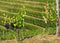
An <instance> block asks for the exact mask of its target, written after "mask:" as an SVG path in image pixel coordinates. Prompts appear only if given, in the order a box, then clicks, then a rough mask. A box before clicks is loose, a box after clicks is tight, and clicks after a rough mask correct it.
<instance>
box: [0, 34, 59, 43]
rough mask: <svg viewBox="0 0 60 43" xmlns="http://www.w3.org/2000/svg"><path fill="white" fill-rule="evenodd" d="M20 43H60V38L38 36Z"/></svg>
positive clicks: (1, 42)
mask: <svg viewBox="0 0 60 43" xmlns="http://www.w3.org/2000/svg"><path fill="white" fill-rule="evenodd" d="M0 43H17V40H16V39H15V40H8V41H7V40H6V41H0ZM20 43H60V37H56V36H55V35H43V36H41V35H38V36H34V37H32V38H29V39H25V40H23V41H22V42H20Z"/></svg>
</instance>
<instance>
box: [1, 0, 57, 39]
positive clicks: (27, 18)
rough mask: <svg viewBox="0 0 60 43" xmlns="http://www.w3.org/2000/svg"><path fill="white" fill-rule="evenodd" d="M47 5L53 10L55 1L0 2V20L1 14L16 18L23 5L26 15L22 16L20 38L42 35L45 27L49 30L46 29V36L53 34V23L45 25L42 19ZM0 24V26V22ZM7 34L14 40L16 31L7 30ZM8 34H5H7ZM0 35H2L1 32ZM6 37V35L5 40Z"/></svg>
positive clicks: (11, 0) (8, 0)
mask: <svg viewBox="0 0 60 43" xmlns="http://www.w3.org/2000/svg"><path fill="white" fill-rule="evenodd" d="M47 2H48V3H47ZM47 4H49V5H50V7H53V8H55V0H0V20H2V19H3V14H6V15H8V16H11V17H12V16H16V15H17V14H18V12H19V10H20V8H22V6H23V5H24V6H25V7H26V15H24V25H25V26H24V28H22V29H21V31H20V35H21V37H23V38H24V37H31V36H35V35H38V34H44V32H43V31H44V29H45V28H47V27H48V29H49V30H48V29H46V34H55V31H56V28H55V27H56V25H55V21H54V22H49V23H48V24H46V23H45V21H44V19H43V15H44V16H45V15H46V12H45V11H46V10H45V8H44V6H47ZM0 24H2V22H1V21H0ZM47 30H48V31H47ZM50 31H51V32H50ZM9 32H10V33H12V36H13V38H16V37H15V35H16V31H14V32H12V31H11V30H9ZM9 32H8V33H7V34H9ZM13 33H14V35H13ZM0 34H2V32H1V33H0ZM5 35H6V34H5ZM7 36H8V35H6V38H7ZM10 36H11V34H10ZM12 36H11V37H12ZM1 37H2V36H1ZM1 37H0V39H1ZM11 37H10V38H11ZM6 38H5V39H6ZM10 38H7V39H10ZM11 39H12V38H11Z"/></svg>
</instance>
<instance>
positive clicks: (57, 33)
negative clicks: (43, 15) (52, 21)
mask: <svg viewBox="0 0 60 43" xmlns="http://www.w3.org/2000/svg"><path fill="white" fill-rule="evenodd" d="M58 35H59V0H56V36H58Z"/></svg>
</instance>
